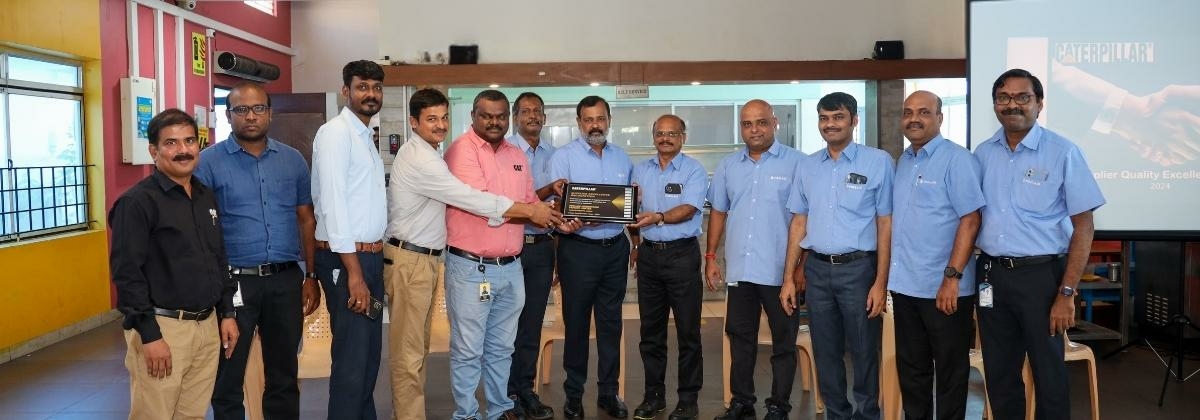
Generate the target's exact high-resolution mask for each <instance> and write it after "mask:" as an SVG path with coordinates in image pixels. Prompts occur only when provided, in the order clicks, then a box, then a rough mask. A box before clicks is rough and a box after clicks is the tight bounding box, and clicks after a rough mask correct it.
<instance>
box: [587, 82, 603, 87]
mask: <svg viewBox="0 0 1200 420" xmlns="http://www.w3.org/2000/svg"><path fill="white" fill-rule="evenodd" d="M588 86H591V87H596V86H600V82H592V83H588Z"/></svg>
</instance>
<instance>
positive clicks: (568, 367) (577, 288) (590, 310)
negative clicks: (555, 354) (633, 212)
mask: <svg viewBox="0 0 1200 420" xmlns="http://www.w3.org/2000/svg"><path fill="white" fill-rule="evenodd" d="M628 273H629V239H627V238H625V235H624V234H622V235H620V237H619V238H618V239H617V241H616V243H614V244H612V245H609V246H604V245H600V244H592V243H586V242H581V241H578V240H575V239H572V238H570V237H565V236H564V237H561V238H560V239H559V240H558V276H559V283H560V284H561V285H562V297H563V302H562V309H563V326H564V327H566V336H567V337H566V340H565V343H564V345H563V370H565V371H566V372H567V379H566V381H564V382H563V391H564V392H563V393H564V394H566V397H567V400H579V399H582V398H583V387H584V382H586V381H587V365H588V340H589V338H588V337H589V335H590V334H591V319H592V316H593V315H595V318H596V359H597V361H596V371H597V376H599V378H597V382H598V386H599V388H600V395H602V396H603V395H616V394H617V388H618V384H617V377H618V375H619V374H620V372H619V369H620V366H621V348H620V345H621V327H622V326H621V322H622V321H621V303H622V302H624V301H625V287H626V286H627V284H628V278H629V277H628Z"/></svg>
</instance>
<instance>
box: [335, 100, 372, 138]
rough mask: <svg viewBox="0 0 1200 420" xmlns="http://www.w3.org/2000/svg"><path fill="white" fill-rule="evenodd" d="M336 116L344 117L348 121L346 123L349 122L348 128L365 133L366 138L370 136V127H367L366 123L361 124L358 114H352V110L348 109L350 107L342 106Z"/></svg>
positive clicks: (359, 133)
mask: <svg viewBox="0 0 1200 420" xmlns="http://www.w3.org/2000/svg"><path fill="white" fill-rule="evenodd" d="M338 116H340V117H342V118H345V119H346V121H348V123H347V124H350V129H351V130H353V131H354V133H355V134H358V135H364V134H365V135H366V136H367V138H370V137H371V127H367V125H366V124H363V122H362V120H360V119H358V115H354V111H351V110H350V107H348V106H345V107H342V113H341V114H338Z"/></svg>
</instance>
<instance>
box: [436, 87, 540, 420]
mask: <svg viewBox="0 0 1200 420" xmlns="http://www.w3.org/2000/svg"><path fill="white" fill-rule="evenodd" d="M507 133H508V98H507V97H505V96H504V94H503V93H500V92H499V91H495V90H486V91H483V92H480V93H479V95H478V96H476V97H475V103H474V106H473V107H472V109H471V130H468V131H467V132H466V133H465V134H463V135H462V136H460V137H459V138H457V139H455V140H454V143H453V144H451V145H450V148H449V149H447V150H446V164H447V165H449V167H450V172H451V173H453V174H454V176H456V177H458V178H459V179H460V180H462V182H463V183H466V184H467V185H470V186H471V187H473V188H475V189H478V190H481V191H486V192H489V193H492V194H496V195H500V196H504V197H507V198H509V199H511V200H513V201H515V202H534V201H537V200H538V198H537V193H536V192H535V190H534V188H533V176H532V175H531V172H532V171H531V170H530V167H529V162H528V160H527V159H526V158H525V153H524V152H522V151H521V149H520V148H518V147H516V146H514V145H513V144H512V143H509V142H507V141H505V139H504V136H505V134H507ZM524 222H525V221H524V220H521V219H509V220H506V221H505V222H504V223H501V224H499V225H493V224H492V223H489V221H488V219H487V218H484V217H480V216H476V215H474V214H471V213H468V212H466V211H463V210H461V209H458V208H456V207H450V208H447V209H446V233H447V241H446V243H447V245H448V247H447V252H448V253H449V255H447V256H446V280H445V281H446V307H447V309H448V311H449V317H450V387H451V391H452V394H453V396H454V404H455V410H454V415H453V418H454V419H477V418H487V419H497V418H504V419H519V418H521V417H522V416H521V414H520V413H521V411H520V410H518V409H515V408H514V404H513V401H512V400H510V399H509V398H508V393H507V387H508V375H509V368H510V365H511V363H512V353H513V342H514V340H515V339H516V334H517V320H518V319H519V317H520V315H521V309H522V307H524V305H525V283H524V278H523V277H524V275H523V273H522V270H521V261H520V259H519V257H518V254H520V253H521V247H522V246H523V245H524V239H525V236H524V232H525V226H524ZM481 374H482V375H483V380H484V394H485V396H486V400H487V404H488V407H487V416H486V417H481V416H480V415H479V404H478V402H477V401H476V399H475V390H476V388H477V387H478V385H479V378H480V375H481Z"/></svg>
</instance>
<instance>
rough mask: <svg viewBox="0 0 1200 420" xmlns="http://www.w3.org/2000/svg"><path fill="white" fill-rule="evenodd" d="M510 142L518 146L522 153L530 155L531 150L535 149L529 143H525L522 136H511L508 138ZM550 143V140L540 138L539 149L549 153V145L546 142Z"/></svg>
mask: <svg viewBox="0 0 1200 420" xmlns="http://www.w3.org/2000/svg"><path fill="white" fill-rule="evenodd" d="M508 141H509V143H512V144H513V145H514V146H517V148H519V149H521V151H522V152H526V153H528V152H529V149H531V148H533V146H530V145H529V142H527V141H525V138H524V137H521V135H520V134H513V135H511V136H508ZM548 141H550V140H549V139H546V138H539V140H538V145H537V149H538V150H541V151H549V150H550V147H548V146H546V145H547V144H548V143H546V142H548Z"/></svg>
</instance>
